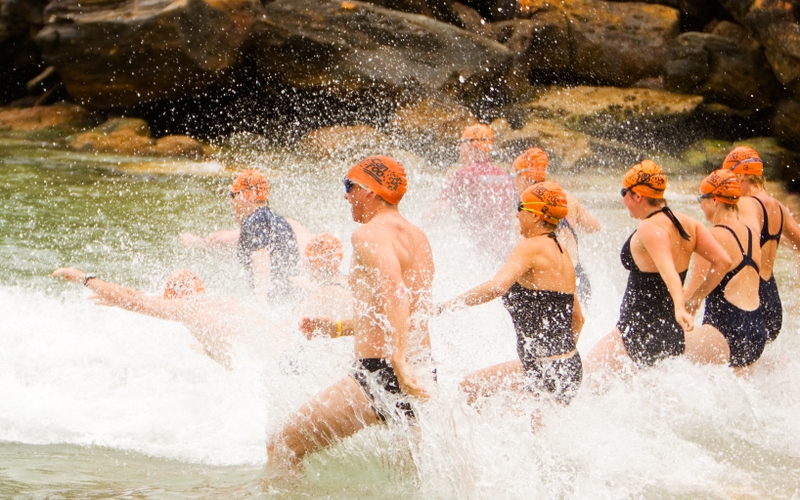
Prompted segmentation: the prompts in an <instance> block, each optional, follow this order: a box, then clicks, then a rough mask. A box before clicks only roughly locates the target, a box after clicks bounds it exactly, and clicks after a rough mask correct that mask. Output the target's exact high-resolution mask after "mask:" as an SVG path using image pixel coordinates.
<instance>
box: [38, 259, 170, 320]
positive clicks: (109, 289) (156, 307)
mask: <svg viewBox="0 0 800 500" xmlns="http://www.w3.org/2000/svg"><path fill="white" fill-rule="evenodd" d="M51 276H52V277H53V278H58V277H63V278H64V279H66V280H67V281H71V282H73V283H82V284H85V285H86V287H87V288H89V289H90V290H92V291H93V292H95V294H96V295H93V296H92V297H90V299H92V300H94V301H95V304H97V305H103V306H117V307H121V308H123V309H127V310H129V311H133V312H138V313H142V314H147V315H148V316H153V317H156V318H161V319H169V320H175V321H180V320H181V318H182V315H183V312H184V308H183V305H184V304H183V301H182V300H169V299H163V298H159V297H150V296H147V295H145V294H143V293H142V292H140V291H138V290H135V289H133V288H130V287H127V286H123V285H118V284H116V283H110V282H108V281H103V280H101V279H100V278H90V279H88V280H87V279H86V273H85V272H83V271H81V270H80V269H77V268H74V267H62V268H59V269H56V270H55V271H53V274H51Z"/></svg>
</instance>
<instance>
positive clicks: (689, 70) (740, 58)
mask: <svg viewBox="0 0 800 500" xmlns="http://www.w3.org/2000/svg"><path fill="white" fill-rule="evenodd" d="M664 70H665V78H664V84H665V86H666V88H667V89H669V90H672V91H675V92H683V93H691V94H699V95H703V96H705V97H706V98H707V99H708V100H710V101H716V102H721V103H723V104H728V105H730V106H734V107H738V108H743V109H758V108H763V107H768V106H770V105H771V104H772V103H773V102H774V100H775V99H776V97H777V96H778V95H779V92H780V86H779V84H778V81H777V80H776V79H775V75H774V74H773V72H772V69H771V68H770V65H769V63H768V61H767V59H766V57H765V56H764V51H763V49H762V48H761V46H760V44H759V43H758V41H757V40H756V39H754V38H753V37H751V36H750V35H749V34H748V32H747V31H746V30H745V29H744V28H742V27H740V26H737V25H735V24H732V23H727V22H722V23H720V24H719V25H717V27H716V28H715V30H714V32H713V33H697V32H689V33H683V34H681V35H680V36H678V37H677V38H676V39H675V42H674V43H673V45H672V48H671V50H670V56H669V60H668V61H667V63H666V64H665V66H664Z"/></svg>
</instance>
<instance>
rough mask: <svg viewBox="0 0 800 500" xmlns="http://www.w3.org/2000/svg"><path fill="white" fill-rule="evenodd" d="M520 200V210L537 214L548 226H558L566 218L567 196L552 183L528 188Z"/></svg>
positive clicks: (541, 183)
mask: <svg viewBox="0 0 800 500" xmlns="http://www.w3.org/2000/svg"><path fill="white" fill-rule="evenodd" d="M520 198H521V200H522V203H520V209H524V210H529V211H532V212H534V213H537V214H539V215H541V216H542V218H543V219H544V220H545V222H549V223H550V224H553V225H558V223H559V221H561V219H563V218H564V217H566V216H567V213H568V210H567V195H566V194H565V193H564V190H563V189H561V186H559V185H558V184H557V183H555V182H553V181H544V182H537V183H536V184H534V185H533V186H529V187H528V188H527V189H526V190H525V191H523V192H522V195H520Z"/></svg>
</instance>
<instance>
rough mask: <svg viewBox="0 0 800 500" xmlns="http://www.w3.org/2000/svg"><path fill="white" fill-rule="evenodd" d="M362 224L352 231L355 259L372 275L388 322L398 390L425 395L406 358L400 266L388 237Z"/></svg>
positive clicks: (405, 296) (407, 309)
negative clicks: (398, 385)
mask: <svg viewBox="0 0 800 500" xmlns="http://www.w3.org/2000/svg"><path fill="white" fill-rule="evenodd" d="M375 233H376V232H375V230H374V229H372V228H367V227H363V228H361V229H360V230H358V231H356V232H355V233H354V234H353V239H352V241H353V253H354V260H356V261H357V262H360V263H361V264H362V265H363V266H364V267H365V268H367V269H369V272H370V273H371V274H373V276H375V285H376V290H375V296H376V297H377V298H378V300H380V302H381V304H382V305H383V310H384V313H385V314H386V319H387V321H388V323H389V328H388V331H387V332H386V334H387V335H390V338H391V343H392V354H391V363H392V367H393V368H394V371H395V374H396V375H397V380H398V382H399V384H400V387H401V389H403V391H404V392H406V393H407V394H409V395H411V396H414V397H419V398H427V397H428V391H426V390H425V388H423V387H422V386H421V385H419V384H418V383H417V381H416V378H415V377H414V374H413V372H412V370H411V367H410V365H409V364H408V360H407V359H406V343H407V340H408V322H409V316H410V313H411V298H410V296H409V292H408V290H407V289H406V286H405V283H404V281H403V274H402V268H401V266H400V262H399V261H398V259H397V255H396V253H395V250H394V248H393V246H392V245H391V243H390V242H389V240H388V238H386V237H382V235H381V234H380V233H378V234H375Z"/></svg>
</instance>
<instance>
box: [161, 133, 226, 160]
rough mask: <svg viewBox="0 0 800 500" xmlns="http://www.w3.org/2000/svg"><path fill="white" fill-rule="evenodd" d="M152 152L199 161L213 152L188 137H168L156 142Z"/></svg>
mask: <svg viewBox="0 0 800 500" xmlns="http://www.w3.org/2000/svg"><path fill="white" fill-rule="evenodd" d="M153 152H154V153H156V154H159V155H164V156H179V157H181V158H191V159H195V160H199V159H201V158H208V157H209V156H211V155H212V154H213V150H212V149H211V148H210V147H209V146H206V145H204V144H202V143H200V142H199V141H198V140H197V139H194V138H192V137H189V136H188V135H168V136H165V137H161V138H159V139H158V140H156V144H155V147H154V148H153Z"/></svg>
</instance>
